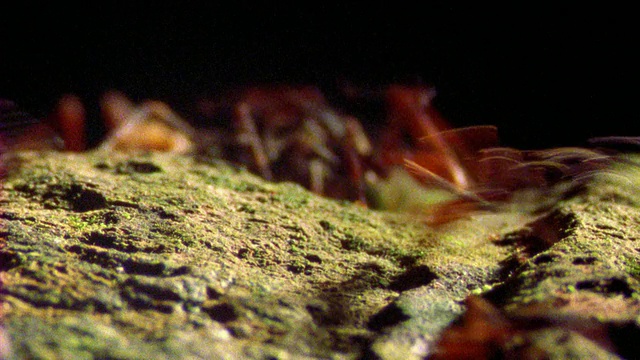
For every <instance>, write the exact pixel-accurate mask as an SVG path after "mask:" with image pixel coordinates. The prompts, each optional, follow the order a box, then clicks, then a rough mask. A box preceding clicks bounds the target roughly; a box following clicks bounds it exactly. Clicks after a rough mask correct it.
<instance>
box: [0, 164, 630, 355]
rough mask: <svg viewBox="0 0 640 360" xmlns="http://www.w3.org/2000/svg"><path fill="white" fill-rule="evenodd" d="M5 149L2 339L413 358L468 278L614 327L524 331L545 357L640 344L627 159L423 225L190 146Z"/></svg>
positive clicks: (55, 348) (504, 297)
mask: <svg viewBox="0 0 640 360" xmlns="http://www.w3.org/2000/svg"><path fill="white" fill-rule="evenodd" d="M13 161H14V162H15V163H16V164H19V165H17V166H16V167H15V169H13V170H12V171H11V173H10V174H9V175H8V177H7V178H6V179H5V181H4V184H3V189H2V199H1V201H2V203H1V215H0V221H1V222H0V227H1V228H0V230H1V234H2V237H1V238H0V271H1V273H0V276H1V278H0V279H1V286H2V289H1V292H0V296H1V298H0V300H1V301H2V307H1V310H2V322H3V328H0V331H3V332H4V337H5V338H8V339H10V341H3V340H2V338H3V336H0V345H1V346H4V349H3V353H2V356H6V357H8V358H15V359H21V358H51V359H55V358H59V359H63V358H64V359H76V358H117V359H143V358H154V359H163V358H166V359H169V358H171V359H174V358H225V359H236V358H237V359H272V358H276V359H294V358H335V359H351V358H362V357H368V356H374V355H375V356H377V357H378V358H381V359H403V360H407V359H420V358H423V357H425V356H428V355H429V354H430V353H432V352H433V351H434V349H435V343H436V340H437V339H438V337H439V336H440V334H441V333H442V332H443V330H444V329H445V328H447V327H448V326H449V325H450V324H451V323H452V322H453V321H454V320H456V318H458V317H459V316H460V315H461V314H463V313H464V311H465V306H464V302H463V300H464V299H465V298H466V297H467V296H469V295H470V294H477V295H482V296H483V297H484V298H486V299H489V300H490V301H491V302H492V303H493V304H495V305H496V306H497V307H499V308H501V309H502V310H503V311H505V312H509V311H516V310H517V309H518V308H522V307H523V306H527V305H530V304H542V305H545V306H546V305H548V304H553V306H549V309H548V312H547V313H548V314H550V315H549V316H550V317H553V318H558V319H561V318H563V317H571V318H572V319H585V321H587V320H588V321H597V322H598V323H599V324H602V326H604V327H605V328H606V329H607V336H609V337H610V341H609V345H603V344H601V343H598V342H593V341H590V340H588V339H583V340H584V341H582V342H575V341H574V342H572V341H564V342H562V341H560V340H558V336H555V337H554V336H551V335H549V332H547V333H541V334H540V335H539V336H538V337H537V338H536V339H537V340H531V339H530V343H531V344H534V345H535V346H538V347H541V348H545V351H547V352H552V351H555V353H554V354H556V355H552V356H551V357H553V356H556V357H558V356H560V355H558V354H563V355H567V354H574V353H576V354H577V353H579V351H583V352H584V351H587V350H588V349H592V352H590V353H589V354H591V355H593V354H596V355H597V356H602V357H606V356H622V357H629V356H630V355H633V354H636V355H638V354H640V353H636V352H635V351H636V349H635V348H634V346H637V344H635V343H633V341H631V340H630V339H633V337H634V336H637V335H638V333H639V331H638V329H639V326H638V322H639V321H640V295H639V291H640V283H639V280H640V265H639V262H638V260H639V258H640V243H639V241H640V226H639V225H638V224H639V223H640V197H638V194H637V189H638V187H639V186H640V171H639V170H638V167H637V165H632V164H630V163H629V162H626V163H624V164H622V163H621V165H619V166H617V167H616V168H615V169H612V170H611V171H610V172H607V173H603V174H601V175H599V176H596V177H595V178H594V179H593V180H592V182H591V183H590V184H588V185H587V186H585V187H584V188H582V189H581V190H580V191H577V192H574V193H573V194H572V196H570V197H568V198H567V197H564V198H562V199H561V200H558V201H557V202H556V201H554V202H553V205H551V206H549V205H548V204H545V205H544V206H542V205H541V206H542V207H543V208H544V210H543V211H542V210H540V208H541V207H540V206H538V207H536V206H534V207H532V206H531V204H530V201H529V204H527V205H526V206H525V205H523V206H518V205H516V206H508V207H504V209H502V210H500V211H493V212H478V213H474V214H471V215H470V216H469V217H467V218H464V219H460V220H457V221H453V222H451V223H448V224H445V225H442V226H439V227H437V228H434V227H430V226H428V225H426V224H424V223H423V222H422V221H421V218H420V217H419V216H415V215H413V216H409V215H403V214H395V213H387V212H382V211H373V210H369V209H367V208H364V207H362V206H359V205H356V204H351V203H347V202H338V201H334V200H330V199H325V198H322V197H319V196H316V195H314V194H312V193H310V192H308V191H306V190H305V189H303V188H302V187H300V186H298V185H294V184H273V183H268V182H265V181H263V180H261V179H260V178H258V177H256V176H253V175H251V174H249V173H248V172H246V171H242V170H236V169H234V168H232V167H230V166H229V165H227V164H225V163H222V162H215V161H213V162H211V161H209V162H207V161H201V160H198V159H196V158H194V157H188V156H178V155H171V154H159V153H151V154H143V155H123V154H113V153H111V154H107V153H101V152H88V153H83V154H69V153H20V154H16V155H15V157H14V159H13ZM531 195H532V194H529V195H528V199H529V200H531V199H537V197H536V196H531ZM533 195H539V196H540V199H538V200H535V201H540V202H541V203H542V202H544V201H546V200H545V198H549V197H555V196H556V195H557V194H548V193H539V194H536V193H534V194H533ZM532 208H535V209H537V211H531V209H532ZM542 305H541V306H542ZM559 322H560V320H559ZM556 325H557V326H556ZM556 325H554V324H551V325H549V326H548V327H547V328H549V329H551V328H552V329H554V331H558V329H560V331H565V332H567V333H568V334H574V333H575V332H572V330H571V329H568V328H566V329H565V328H563V327H562V326H560V325H561V324H556ZM614 330H615V331H614ZM0 335H2V334H0ZM625 339H626V340H628V341H625ZM636 340H637V338H636ZM536 341H537V342H536ZM545 341H546V342H548V343H549V344H547V343H545ZM9 342H10V346H11V348H10V349H9V348H8V346H9ZM585 342H587V343H588V344H590V345H589V346H591V347H589V346H585V345H584V344H585ZM635 342H636V343H637V341H635ZM575 344H580V345H575ZM534 345H531V346H534ZM585 349H587V350H585ZM593 349H595V350H593ZM589 351H591V350H589Z"/></svg>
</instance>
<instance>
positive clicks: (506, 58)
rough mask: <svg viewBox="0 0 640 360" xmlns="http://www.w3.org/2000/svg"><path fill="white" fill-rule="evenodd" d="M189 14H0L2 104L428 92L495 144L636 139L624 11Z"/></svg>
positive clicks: (24, 10)
mask: <svg viewBox="0 0 640 360" xmlns="http://www.w3.org/2000/svg"><path fill="white" fill-rule="evenodd" d="M186 3H187V2H172V3H170V5H153V4H152V2H145V3H143V2H133V3H129V4H126V5H125V3H124V2H122V4H120V3H119V2H110V3H106V2H105V3H102V2H101V3H95V4H93V3H92V2H90V3H87V4H86V5H83V4H78V5H69V6H63V7H57V8H56V7H47V8H42V7H37V6H29V5H24V6H21V7H20V8H11V9H8V8H5V9H3V10H4V11H2V12H0V14H1V17H2V28H1V31H2V32H1V36H2V38H1V39H2V43H1V45H0V47H1V50H0V97H4V98H10V99H12V100H14V101H17V102H18V103H19V104H21V106H22V107H25V108H27V109H30V110H31V111H33V112H34V113H36V114H39V115H40V114H45V113H46V111H47V109H48V108H49V107H50V106H51V105H52V103H53V102H54V101H55V99H56V98H57V97H59V96H60V95H61V94H63V93H67V92H73V93H76V94H79V95H80V96H82V97H83V98H85V99H86V100H87V102H88V104H94V105H90V106H94V107H95V104H96V99H97V97H98V96H99V94H100V93H102V92H103V91H105V90H107V89H112V88H115V89H119V90H122V91H124V92H126V93H127V94H129V95H130V96H132V97H133V98H135V99H144V98H158V99H164V100H167V101H169V102H170V103H176V104H177V103H182V104H184V103H188V101H189V100H190V99H193V98H195V97H196V96H198V95H199V94H203V93H209V94H214V95H215V94H216V93H218V92H221V91H223V90H225V89H227V88H229V87H233V86H239V85H246V84H256V83H276V82H288V83H303V84H315V85H318V86H321V87H322V88H323V89H327V91H331V89H334V88H335V87H336V84H337V83H344V82H349V83H353V84H357V85H362V86H375V85H378V84H386V83H393V82H406V83H416V82H422V83H425V84H431V85H433V86H435V88H436V89H437V91H438V96H437V98H436V99H437V100H436V106H437V107H438V108H439V110H440V111H441V112H442V113H443V115H444V116H445V117H446V118H447V119H448V120H449V122H450V123H451V124H452V125H453V126H465V125H472V124H494V125H498V126H499V129H500V133H501V137H502V139H503V143H504V144H505V145H510V146H517V147H525V148H529V147H548V146H565V145H566V146H568V145H580V144H583V143H584V141H585V140H586V139H587V138H589V137H592V136H604V135H627V136H634V135H640V133H639V130H640V129H639V126H638V125H637V122H638V113H637V110H636V106H637V105H636V102H637V99H638V95H639V94H638V86H637V84H638V78H639V76H638V70H637V68H638V64H639V62H638V60H639V59H638V55H636V51H637V49H636V48H637V46H638V41H637V40H638V36H637V32H638V31H637V30H638V26H637V24H636V22H635V21H634V20H633V18H632V16H633V12H632V11H631V8H614V7H603V6H595V5H591V6H587V5H579V6H578V5H573V6H570V5H554V6H543V5H536V6H528V7H527V6H520V5H518V6H493V7H487V6H480V5H473V6H451V5H448V4H440V3H427V4H426V5H425V4H421V6H423V7H417V6H418V5H408V4H404V3H400V2H387V3H386V4H384V5H375V4H373V3H371V4H366V5H363V4H351V3H348V4H342V5H336V4H327V3H321V2H314V3H307V4H301V5H297V7H290V6H285V5H284V4H270V5H266V4H265V5H259V6H258V5H250V4H245V5H234V6H233V7H232V8H229V7H228V6H223V5H210V4H207V5H201V4H200V5H194V3H189V4H190V5H185V4H186ZM131 4H133V5H131ZM303 6H304V8H303Z"/></svg>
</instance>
